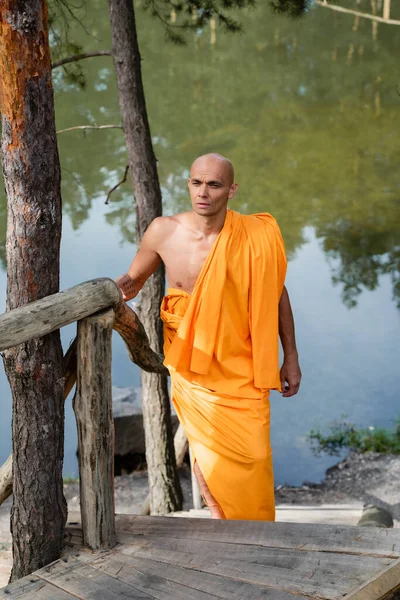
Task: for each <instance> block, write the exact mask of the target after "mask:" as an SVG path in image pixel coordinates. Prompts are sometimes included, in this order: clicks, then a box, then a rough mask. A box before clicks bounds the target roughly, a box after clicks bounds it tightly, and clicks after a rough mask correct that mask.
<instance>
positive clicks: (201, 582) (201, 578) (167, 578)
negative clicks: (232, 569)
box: [92, 551, 321, 600]
mask: <svg viewBox="0 0 400 600" xmlns="http://www.w3.org/2000/svg"><path fill="white" fill-rule="evenodd" d="M114 552H115V551H114ZM124 558H125V557H123V556H121V555H119V556H115V555H114V556H112V553H109V554H108V555H105V556H104V557H101V558H98V559H97V560H96V561H94V562H93V563H92V566H93V567H96V568H98V569H100V570H102V571H104V572H106V573H109V574H111V575H112V574H117V575H118V579H119V580H120V581H124V582H126V583H131V584H132V585H135V586H136V587H138V586H143V589H144V590H146V591H147V592H148V593H149V594H151V596H152V597H153V598H157V599H158V600H212V599H213V598H219V599H220V600H221V599H222V600H244V599H246V600H265V599H266V598H268V600H305V599H306V598H307V600H310V596H305V595H303V594H299V593H296V594H291V593H288V592H281V591H279V590H273V589H269V588H267V587H265V586H259V585H257V584H249V583H247V582H242V581H233V580H231V579H229V578H227V577H222V576H219V575H211V574H209V573H204V572H201V571H195V570H190V569H184V568H182V567H176V566H174V565H168V564H161V563H159V562H156V561H152V560H148V559H136V558H134V557H129V561H128V562H124ZM319 598H321V597H319Z"/></svg>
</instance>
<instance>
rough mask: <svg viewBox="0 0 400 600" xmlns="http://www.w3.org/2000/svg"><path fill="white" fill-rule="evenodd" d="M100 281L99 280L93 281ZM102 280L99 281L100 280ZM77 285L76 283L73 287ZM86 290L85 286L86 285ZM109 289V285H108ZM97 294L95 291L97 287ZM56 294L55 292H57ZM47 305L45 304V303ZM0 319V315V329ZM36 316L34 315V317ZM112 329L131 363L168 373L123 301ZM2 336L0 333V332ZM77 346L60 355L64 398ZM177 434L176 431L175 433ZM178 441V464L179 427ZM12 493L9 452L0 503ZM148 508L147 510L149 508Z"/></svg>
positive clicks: (182, 445) (179, 448) (0, 475)
mask: <svg viewBox="0 0 400 600" xmlns="http://www.w3.org/2000/svg"><path fill="white" fill-rule="evenodd" d="M94 281H99V280H94ZM102 281H103V280H100V282H102ZM106 281H107V286H108V282H109V281H111V280H106ZM92 283H93V282H86V283H85V284H81V285H85V286H86V284H90V286H89V288H91V287H92ZM76 287H79V286H76ZM85 289H86V287H85ZM111 289H112V288H111ZM73 290H75V288H71V289H70V290H66V291H65V292H61V293H62V294H64V293H66V292H71V291H73ZM96 294H97V290H96ZM57 296H58V294H57ZM46 306H47V305H46ZM1 318H2V317H0V330H1ZM35 318H36V317H35ZM114 329H115V330H116V331H118V333H119V334H120V335H121V336H122V338H123V340H124V342H125V344H126V347H127V349H128V353H129V356H130V358H131V360H132V361H133V362H135V363H136V364H137V365H138V366H139V367H141V368H142V369H144V370H147V371H151V370H154V371H156V372H159V373H165V372H167V373H168V370H167V369H166V368H165V367H164V366H163V364H162V360H163V357H162V356H161V355H159V354H157V353H156V352H154V351H153V350H152V349H151V348H150V345H149V340H148V337H147V335H146V332H145V331H144V328H143V325H142V324H141V322H140V320H139V317H138V316H137V315H136V314H135V313H134V311H133V310H132V309H131V308H130V307H129V306H127V305H126V304H125V303H124V302H122V303H121V304H120V305H117V307H116V309H115V321H114ZM0 335H1V334H0ZM76 347H77V339H76V338H75V339H74V341H73V342H72V344H71V345H70V346H69V348H68V350H67V352H66V354H65V356H64V358H63V367H64V400H65V399H66V398H67V397H68V395H69V393H70V391H71V390H72V388H73V387H74V385H75V382H76ZM177 433H178V432H177ZM182 436H184V437H182ZM177 440H179V442H175V451H176V453H177V454H180V453H183V455H182V460H181V461H180V464H182V462H183V457H184V454H185V452H186V448H187V445H186V442H185V440H186V436H185V434H184V432H183V430H182V429H181V430H180V431H179V435H178V438H177ZM11 494H12V454H11V455H10V456H9V457H8V459H7V460H6V462H5V463H4V464H3V465H2V466H1V467H0V505H1V504H2V503H3V502H4V500H6V499H7V498H8V497H9V496H10V495H11ZM148 505H149V502H146V503H145V506H148ZM148 510H150V509H148ZM144 514H149V512H145V513H144Z"/></svg>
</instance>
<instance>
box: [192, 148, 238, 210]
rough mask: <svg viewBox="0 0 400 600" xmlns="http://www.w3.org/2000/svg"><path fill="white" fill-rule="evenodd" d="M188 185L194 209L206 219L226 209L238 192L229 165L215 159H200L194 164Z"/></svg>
mask: <svg viewBox="0 0 400 600" xmlns="http://www.w3.org/2000/svg"><path fill="white" fill-rule="evenodd" d="M188 185H189V191H190V197H191V200H192V208H193V210H194V212H195V213H196V214H198V215H201V216H204V217H208V216H213V215H215V214H217V213H218V212H220V211H221V210H222V209H225V208H226V204H227V202H228V200H229V199H230V198H233V196H234V195H235V193H236V190H237V184H235V183H233V181H232V172H231V169H230V168H229V166H228V165H227V163H225V162H224V161H223V160H219V159H214V158H206V159H198V160H196V161H195V162H194V163H193V165H192V169H191V172H190V177H189V182H188Z"/></svg>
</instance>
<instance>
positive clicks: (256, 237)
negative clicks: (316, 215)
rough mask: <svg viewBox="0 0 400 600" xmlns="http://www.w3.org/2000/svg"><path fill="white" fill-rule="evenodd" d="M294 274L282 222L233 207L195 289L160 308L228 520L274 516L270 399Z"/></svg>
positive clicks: (169, 358) (183, 399) (180, 410)
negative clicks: (287, 288)
mask: <svg viewBox="0 0 400 600" xmlns="http://www.w3.org/2000/svg"><path fill="white" fill-rule="evenodd" d="M285 274H286V257H285V250H284V245H283V241H282V237H281V234H280V231H279V227H278V225H277V223H276V221H275V219H274V218H273V217H272V216H271V215H269V214H267V213H264V214H258V215H240V214H238V213H236V212H233V211H231V210H228V212H227V215H226V219H225V223H224V227H223V229H222V230H221V232H220V234H219V236H218V238H217V239H216V241H215V243H214V245H213V247H212V249H211V251H210V253H209V255H208V257H207V260H206V262H205V263H204V265H203V268H202V269H201V272H200V274H199V277H198V279H197V282H196V285H195V288H194V290H193V293H192V294H188V293H187V292H184V291H182V290H178V289H174V288H170V289H169V290H168V291H167V295H166V296H165V297H164V299H163V302H162V306H161V318H162V320H163V321H164V352H165V361H164V364H165V365H166V366H167V367H168V369H169V371H170V374H171V382H172V401H173V403H174V406H175V409H176V412H177V415H178V417H179V420H180V422H181V423H182V425H183V427H184V429H185V432H186V434H187V437H188V439H189V443H190V446H191V448H192V451H193V454H194V456H195V459H196V460H197V462H198V464H199V467H200V470H201V472H202V474H203V476H204V478H205V480H206V483H207V485H208V487H209V489H210V491H211V493H212V495H213V496H214V498H215V499H216V501H217V502H218V504H219V505H220V507H221V509H222V510H223V512H224V514H225V516H226V518H228V519H260V520H273V519H274V515H275V508H274V491H273V470H272V453H271V448H270V443H269V399H268V397H269V390H270V389H280V378H279V352H278V304H279V299H280V296H281V293H282V289H283V285H284V279H285Z"/></svg>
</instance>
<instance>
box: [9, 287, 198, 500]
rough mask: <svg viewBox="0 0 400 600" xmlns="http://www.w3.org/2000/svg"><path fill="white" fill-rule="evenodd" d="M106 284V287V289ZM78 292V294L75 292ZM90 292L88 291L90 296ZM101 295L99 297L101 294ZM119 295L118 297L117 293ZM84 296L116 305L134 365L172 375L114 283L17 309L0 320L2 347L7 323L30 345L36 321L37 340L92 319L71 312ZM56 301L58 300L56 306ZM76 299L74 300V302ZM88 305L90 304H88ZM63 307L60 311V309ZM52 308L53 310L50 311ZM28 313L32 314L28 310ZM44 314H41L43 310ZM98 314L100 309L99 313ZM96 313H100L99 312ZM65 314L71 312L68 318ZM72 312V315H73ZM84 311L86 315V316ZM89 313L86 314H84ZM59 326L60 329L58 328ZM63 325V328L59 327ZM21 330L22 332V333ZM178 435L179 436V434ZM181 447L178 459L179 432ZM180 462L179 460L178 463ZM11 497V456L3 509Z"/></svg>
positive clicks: (68, 362)
mask: <svg viewBox="0 0 400 600" xmlns="http://www.w3.org/2000/svg"><path fill="white" fill-rule="evenodd" d="M104 284H105V285H104ZM77 290H78V293H76V291H77ZM87 290H89V291H88V292H87ZM99 291H100V294H99ZM115 292H116V293H115ZM103 293H104V295H105V300H103V299H102V298H100V299H99V296H100V295H101V294H103ZM82 294H85V295H86V298H87V301H90V302H89V303H90V305H91V306H92V307H94V309H96V308H98V306H99V302H100V301H101V302H103V301H104V302H106V303H107V306H106V308H107V307H109V306H110V305H112V302H113V303H114V313H115V320H114V329H115V330H116V331H118V333H119V334H120V335H121V337H122V339H123V340H124V342H125V344H126V347H127V350H128V354H129V357H130V359H131V360H132V362H134V363H135V364H137V365H138V366H139V367H140V368H141V369H143V370H145V371H150V372H154V373H161V374H169V373H168V369H166V367H164V365H163V362H162V361H163V356H162V355H160V354H158V353H157V352H154V350H152V349H151V348H150V345H149V340H148V337H147V334H146V332H145V330H144V327H143V325H142V323H141V322H140V320H139V318H138V316H137V315H136V313H135V312H134V311H133V310H132V309H131V308H130V307H129V306H128V305H127V304H125V302H123V301H122V296H121V295H120V292H119V289H118V288H117V286H116V285H115V283H114V282H113V281H112V280H111V279H95V280H93V281H87V282H85V283H81V284H79V285H77V286H75V287H73V288H70V289H69V290H65V291H64V292H60V293H59V294H54V295H53V296H47V297H46V298H43V299H42V300H38V301H37V302H32V303H31V304H28V305H27V306H24V307H22V308H16V309H14V310H12V311H10V312H9V313H5V314H4V315H1V316H0V344H1V343H3V344H4V346H2V347H1V348H2V349H5V348H6V347H10V346H8V342H6V341H5V340H6V339H7V338H6V333H5V332H4V329H3V328H4V327H5V325H4V322H5V323H6V325H7V323H11V324H12V325H13V331H15V329H17V331H16V333H14V334H13V336H14V337H13V338H12V339H13V340H16V339H17V340H18V341H17V342H14V343H22V342H23V341H27V340H28V339H31V337H32V336H31V335H30V333H28V334H26V332H24V331H23V328H24V326H26V325H27V323H28V324H29V322H32V321H33V320H34V324H35V333H34V337H38V336H39V335H45V334H46V333H50V331H54V329H57V328H58V327H61V326H62V324H65V325H66V324H67V322H68V323H70V322H71V321H70V320H68V321H66V319H69V318H70V316H71V314H74V315H76V314H77V313H78V312H79V315H78V316H79V318H80V319H82V317H83V316H86V317H87V316H89V315H90V314H91V313H89V314H88V313H87V312H86V308H84V307H82V306H81V307H80V308H79V307H73V308H72V309H71V305H73V302H76V301H77V299H78V298H81V297H82ZM54 299H56V301H55V302H53V301H54ZM74 299H75V300H74ZM86 303H87V302H86ZM60 305H61V307H60ZM54 306H55V307H57V310H58V311H61V313H62V314H60V315H57V314H54V309H53V307H54ZM49 307H51V310H50V309H49ZM28 309H29V310H28ZM42 309H43V310H44V311H45V312H44V313H42V312H40V311H41V310H42ZM98 310H99V309H98ZM98 310H97V312H98ZM100 310H101V309H100ZM66 311H69V313H68V314H66ZM72 311H73V312H72ZM83 311H84V312H83ZM49 312H50V314H51V315H53V320H52V323H45V322H44V321H45V320H46V318H45V317H44V314H45V315H48V314H49ZM85 313H86V314H85ZM21 314H22V322H21V320H20V319H19V317H18V315H21ZM15 315H17V317H18V319H17V321H18V327H16V325H15V323H16V320H15ZM9 316H12V317H13V318H12V319H9ZM55 323H57V325H55ZM60 323H61V324H60ZM47 327H51V328H50V329H45V328H47ZM20 329H22V332H20V331H19V330H20ZM10 338H11V335H9V336H8V340H9V339H10ZM11 345H13V343H12V344H11ZM76 348H77V339H75V340H74V341H73V342H72V344H71V345H70V347H69V348H68V350H67V352H66V353H65V356H64V359H63V364H64V399H66V398H67V396H68V395H69V393H70V391H71V390H72V388H73V386H74V385H75V382H76V376H77V354H76ZM177 433H178V432H177ZM175 442H176V443H178V448H177V455H178V457H179V456H180V454H182V452H183V453H184V451H185V442H186V440H185V436H184V435H183V434H182V432H181V431H180V432H179V435H177V439H176V440H175ZM178 460H179V459H178ZM11 493H12V455H10V456H9V457H8V459H7V460H6V461H5V463H4V464H3V465H1V466H0V505H1V504H2V503H3V502H4V500H6V498H8V496H9V495H10V494H11Z"/></svg>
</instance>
